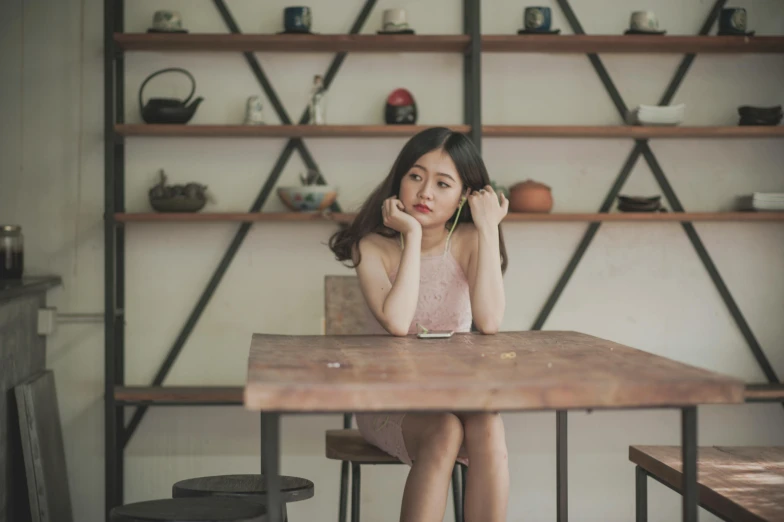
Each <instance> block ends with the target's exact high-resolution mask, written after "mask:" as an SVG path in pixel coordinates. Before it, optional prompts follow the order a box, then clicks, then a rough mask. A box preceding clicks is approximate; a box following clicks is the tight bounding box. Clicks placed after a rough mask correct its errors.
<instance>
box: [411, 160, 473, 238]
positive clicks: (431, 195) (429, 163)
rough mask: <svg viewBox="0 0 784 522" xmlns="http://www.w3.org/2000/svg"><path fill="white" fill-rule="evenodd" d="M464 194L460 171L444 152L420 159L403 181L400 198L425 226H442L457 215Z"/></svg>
mask: <svg viewBox="0 0 784 522" xmlns="http://www.w3.org/2000/svg"><path fill="white" fill-rule="evenodd" d="M464 191H465V189H464V187H463V182H462V180H461V179H460V175H459V174H458V173H457V168H455V164H454V162H453V161H452V158H450V157H449V154H447V153H446V152H445V151H444V150H442V149H436V150H433V151H430V152H428V153H427V154H425V155H424V156H422V157H421V158H419V159H418V160H417V161H416V162H414V165H413V166H412V167H411V168H410V169H408V172H407V173H406V174H405V175H404V176H403V179H401V180H400V195H399V196H398V198H399V199H400V201H401V202H402V203H403V205H404V206H405V211H406V213H408V214H411V215H412V216H414V217H415V218H416V220H417V221H419V223H420V224H421V225H422V226H423V227H427V226H431V227H432V226H443V225H444V224H445V223H446V222H447V221H448V220H449V218H451V217H452V215H453V214H454V213H455V210H457V207H458V205H459V204H460V197H461V196H462V195H463V192H464Z"/></svg>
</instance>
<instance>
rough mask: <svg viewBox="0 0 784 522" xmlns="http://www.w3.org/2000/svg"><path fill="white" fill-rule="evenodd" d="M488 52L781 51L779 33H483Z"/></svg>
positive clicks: (783, 50)
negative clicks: (704, 34)
mask: <svg viewBox="0 0 784 522" xmlns="http://www.w3.org/2000/svg"><path fill="white" fill-rule="evenodd" d="M482 51H483V52H489V53H503V52H515V53H521V52H530V53H679V54H680V53H684V54H685V53H784V37H781V36H753V37H743V36H686V35H672V36H669V35H662V36H646V35H484V36H482Z"/></svg>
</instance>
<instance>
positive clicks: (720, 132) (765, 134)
mask: <svg viewBox="0 0 784 522" xmlns="http://www.w3.org/2000/svg"><path fill="white" fill-rule="evenodd" d="M482 135H483V136H484V137H488V138H492V137H495V138H503V137H510V138H511V137H537V138H776V137H784V126H782V125H775V126H774V125H759V126H756V125H755V126H751V125H743V126H741V125H735V126H702V127H684V126H663V127H650V126H642V125H606V126H595V125H594V126H590V125H484V126H483V127H482Z"/></svg>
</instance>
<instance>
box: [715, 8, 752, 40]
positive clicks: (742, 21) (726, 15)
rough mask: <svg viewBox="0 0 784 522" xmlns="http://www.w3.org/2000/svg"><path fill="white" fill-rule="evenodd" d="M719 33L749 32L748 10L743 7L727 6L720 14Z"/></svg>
mask: <svg viewBox="0 0 784 522" xmlns="http://www.w3.org/2000/svg"><path fill="white" fill-rule="evenodd" d="M719 34H741V35H743V34H747V33H746V10H745V9H744V8H742V7H727V8H724V9H722V10H721V13H720V14H719Z"/></svg>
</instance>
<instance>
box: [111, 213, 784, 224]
mask: <svg viewBox="0 0 784 522" xmlns="http://www.w3.org/2000/svg"><path fill="white" fill-rule="evenodd" d="M355 216H356V214H351V213H329V214H320V213H315V212H314V213H295V212H274V213H273V212H258V213H239V212H235V213H232V212H226V213H220V212H216V213H209V212H196V213H157V212H149V213H122V214H115V220H116V221H119V222H122V223H131V222H222V221H228V222H272V223H276V222H283V223H286V222H294V223H296V222H314V221H325V222H329V221H332V222H336V223H350V222H351V221H352V220H353V219H354V217H355ZM526 221H527V222H565V221H573V222H593V221H633V222H656V221H681V222H685V221H784V212H657V213H648V212H611V213H606V214H597V213H550V214H533V213H532V214H528V213H519V212H510V213H509V214H508V215H507V216H506V218H504V222H505V223H509V222H526Z"/></svg>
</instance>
